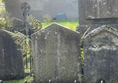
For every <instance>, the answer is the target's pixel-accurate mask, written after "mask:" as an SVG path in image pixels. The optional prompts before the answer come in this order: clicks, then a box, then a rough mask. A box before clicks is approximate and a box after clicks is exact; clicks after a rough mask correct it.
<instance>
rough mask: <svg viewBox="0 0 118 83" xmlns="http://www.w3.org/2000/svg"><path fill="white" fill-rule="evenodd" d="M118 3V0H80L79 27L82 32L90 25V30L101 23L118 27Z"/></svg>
mask: <svg viewBox="0 0 118 83" xmlns="http://www.w3.org/2000/svg"><path fill="white" fill-rule="evenodd" d="M117 4H118V0H79V26H78V27H77V28H78V30H79V31H80V33H81V34H83V33H84V32H85V31H86V30H87V28H88V27H91V29H90V30H89V31H91V30H93V29H95V28H97V27H99V26H101V25H109V26H112V27H114V28H117V27H118V5H117ZM117 29H118V28H117ZM89 31H88V32H89Z"/></svg>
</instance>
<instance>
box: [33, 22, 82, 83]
mask: <svg viewBox="0 0 118 83" xmlns="http://www.w3.org/2000/svg"><path fill="white" fill-rule="evenodd" d="M32 52H33V61H34V74H35V80H36V83H48V82H49V80H51V82H52V83H73V82H74V80H77V81H80V79H81V73H80V72H81V70H80V63H81V59H80V34H79V33H78V32H75V31H72V30H70V29H67V28H65V27H63V26H60V25H58V24H56V23H53V24H51V25H49V26H48V27H46V28H44V29H42V30H40V31H38V32H36V33H34V34H32Z"/></svg>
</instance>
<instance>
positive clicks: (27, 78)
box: [3, 76, 33, 83]
mask: <svg viewBox="0 0 118 83" xmlns="http://www.w3.org/2000/svg"><path fill="white" fill-rule="evenodd" d="M25 80H27V82H28V83H32V80H33V77H30V76H27V77H25V78H24V79H19V80H9V81H3V83H24V81H25Z"/></svg>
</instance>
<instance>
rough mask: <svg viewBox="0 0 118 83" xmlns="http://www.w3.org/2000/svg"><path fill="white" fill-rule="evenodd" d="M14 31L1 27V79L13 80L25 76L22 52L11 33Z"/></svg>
mask: <svg viewBox="0 0 118 83" xmlns="http://www.w3.org/2000/svg"><path fill="white" fill-rule="evenodd" d="M10 34H12V35H13V33H11V32H9V31H6V30H2V29H0V79H1V80H12V79H14V80H15V79H21V78H23V77H24V66H23V57H22V52H21V51H20V50H17V49H18V48H19V47H18V46H17V45H16V44H15V43H14V39H13V38H12V36H11V35H10Z"/></svg>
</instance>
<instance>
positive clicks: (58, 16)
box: [56, 13, 66, 20]
mask: <svg viewBox="0 0 118 83" xmlns="http://www.w3.org/2000/svg"><path fill="white" fill-rule="evenodd" d="M65 19H66V14H64V13H58V14H57V15H56V20H65Z"/></svg>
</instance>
